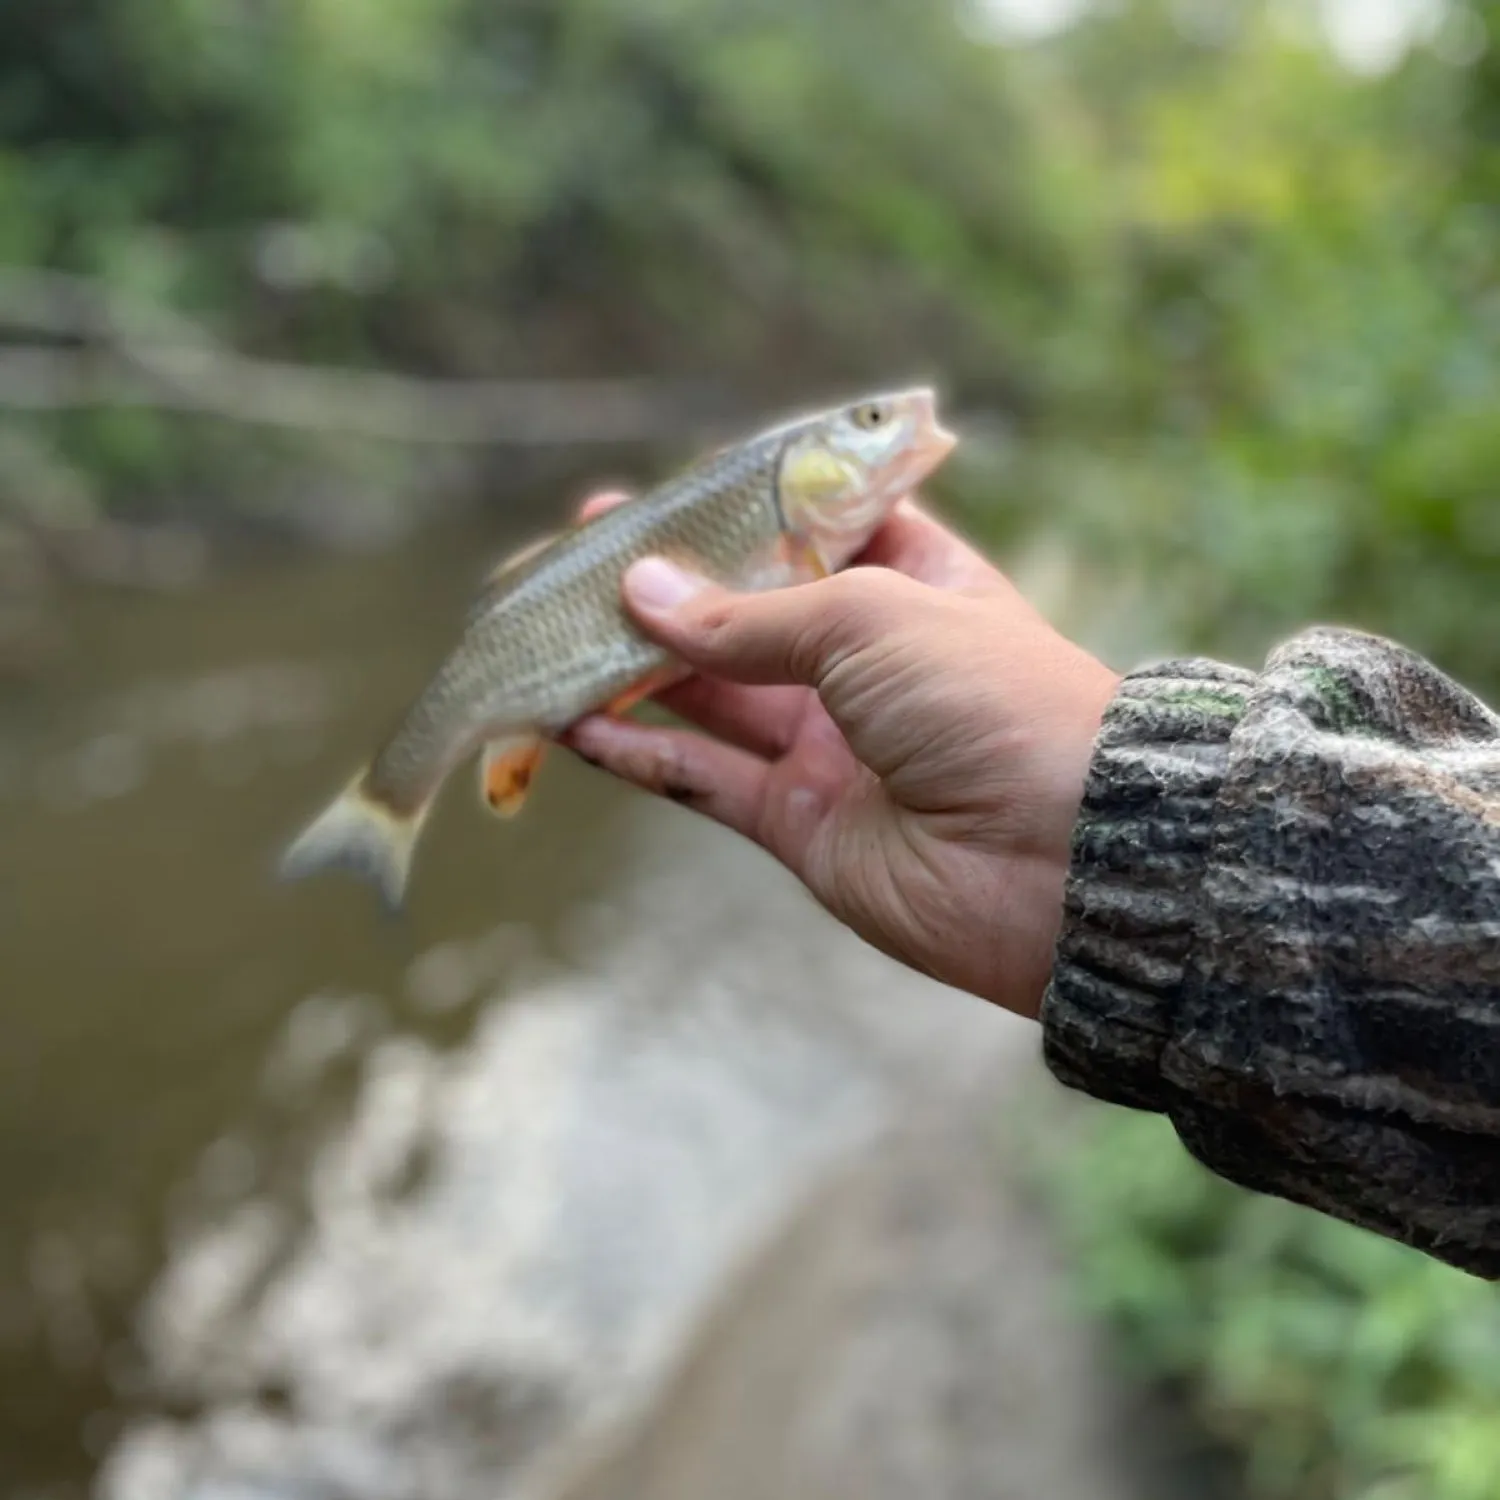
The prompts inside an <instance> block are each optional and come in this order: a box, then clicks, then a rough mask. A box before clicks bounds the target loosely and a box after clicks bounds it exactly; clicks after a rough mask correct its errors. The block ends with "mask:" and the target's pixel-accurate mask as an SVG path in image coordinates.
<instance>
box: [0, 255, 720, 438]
mask: <svg viewBox="0 0 1500 1500" xmlns="http://www.w3.org/2000/svg"><path fill="white" fill-rule="evenodd" d="M0 324H8V325H10V326H11V327H13V328H24V329H27V330H30V331H31V332H34V333H39V334H44V335H49V336H51V337H54V338H66V339H71V340H74V341H75V342H74V343H73V344H71V345H68V346H50V345H44V346H35V345H33V346H21V345H10V346H6V347H4V348H3V349H0V406H5V407H10V408H13V409H19V410H29V411H53V410H59V409H63V408H68V407H79V406H147V407H156V408H160V409H163V410H171V411H182V412H198V413H202V414H205V415H211V416H219V417H225V418H228V419H230V420H232V421H237V422H249V423H257V424H261V425H267V426H274V427H283V428H295V429H299V430H302V431H312V432H323V433H330V432H341V433H346V434H353V435H356V436H361V437H368V438H382V439H387V440H390V441H397V442H407V443H441V444H496V445H505V444H526V445H546V444H554V443H615V442H624V441H639V440H642V439H647V438H656V437H675V436H680V435H682V434H684V433H685V432H691V431H696V430H699V429H701V428H703V427H705V426H707V425H709V419H710V417H711V415H712V413H711V407H712V406H713V404H714V403H712V402H711V401H710V400H708V399H706V398H705V392H704V389H703V387H702V385H701V384H697V385H693V386H685V385H679V386H669V385H664V384H662V383H658V382H651V381H645V380H558V381H549V380H429V379H418V378H414V377H411V376H405V375H394V374H389V373H386V372H383V371H363V370H347V369H328V368H319V367H315V366H310V365H302V364H293V363H287V362H284V361H278V360H258V359H248V358H246V357H244V356H242V355H240V354H237V353H235V352H234V351H233V350H231V349H229V348H228V347H226V346H225V345H223V344H221V343H219V342H218V341H217V340H216V339H214V338H213V337H212V335H210V334H209V333H208V332H207V331H206V330H205V329H203V328H202V327H201V326H199V325H198V324H196V323H194V322H193V321H192V320H191V319H188V318H185V317H183V316H182V315H181V314H179V313H171V312H165V311H162V310H159V309H152V310H150V311H144V310H142V309H139V308H127V307H126V306H124V305H123V304H121V303H119V302H117V301H115V300H114V299H113V298H112V297H111V295H110V294H109V293H108V292H107V291H106V290H105V289H104V288H103V287H102V286H100V285H99V284H97V283H95V282H92V281H90V280H89V279H88V278H86V277H78V276H68V275H62V274H60V273H58V272H52V271H31V270H16V269H0Z"/></svg>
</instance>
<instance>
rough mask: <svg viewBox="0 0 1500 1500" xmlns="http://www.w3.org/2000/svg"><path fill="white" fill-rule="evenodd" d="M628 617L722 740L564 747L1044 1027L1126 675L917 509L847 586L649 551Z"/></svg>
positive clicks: (587, 739) (656, 731)
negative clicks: (739, 579)
mask: <svg viewBox="0 0 1500 1500" xmlns="http://www.w3.org/2000/svg"><path fill="white" fill-rule="evenodd" d="M623 498H624V497H623V496H620V495H614V494H608V495H600V496H596V497H595V498H594V499H592V500H591V501H590V502H589V503H588V504H587V505H586V506H585V507H584V511H583V514H584V515H585V516H590V515H594V514H597V513H598V512H599V511H600V510H603V509H606V508H608V507H609V506H610V505H613V504H618V503H619V501H620V500H621V499H623ZM625 601H626V604H627V606H628V608H629V609H630V612H631V614H632V617H633V618H634V620H635V621H636V623H637V625H638V626H639V628H640V629H641V630H642V631H643V632H644V633H645V634H647V635H648V636H650V637H651V638H652V639H654V640H656V641H657V642H659V643H660V644H661V645H663V646H665V647H667V648H668V649H669V650H670V651H671V652H672V653H673V655H674V656H676V657H677V658H679V659H680V660H681V661H682V662H684V663H686V664H687V666H688V667H689V668H691V669H692V674H693V675H691V676H689V677H687V678H686V679H685V680H684V681H682V682H680V683H678V684H677V685H675V686H673V687H671V688H668V689H666V690H664V691H663V692H662V693H660V694H659V695H658V698H659V701H660V702H661V703H662V704H663V705H664V706H665V707H667V708H668V709H670V710H671V711H672V712H673V713H674V714H676V715H677V716H679V717H680V718H683V719H685V720H687V721H688V722H690V723H692V724H695V725H697V726H698V728H699V729H701V730H704V731H707V733H706V734H700V733H695V732H693V731H691V730H686V729H673V728H658V727H656V726H650V725H644V724H639V723H636V722H634V721H631V720H628V719H611V718H607V717H604V716H602V715H591V716H590V717H588V718H586V719H583V720H581V721H580V722H579V723H578V724H576V725H574V726H573V728H572V729H571V730H570V731H569V732H568V734H567V735H566V736H565V737H564V743H565V744H568V745H571V746H572V748H573V749H574V750H576V751H577V752H578V753H579V754H580V755H582V756H583V757H584V758H585V759H586V760H588V761H590V762H591V763H593V764H595V765H599V766H602V767H603V768H605V769H606V770H609V771H611V772H613V773H614V774H615V775H617V776H620V777H622V778H624V779H625V780H626V781H629V782H631V783H633V784H634V785H636V786H639V787H642V788H644V789H646V790H648V791H652V792H656V793H658V794H660V795H663V796H666V797H669V798H671V799H672V800H673V801H675V802H681V803H684V804H686V805H687V806H689V807H692V808H695V809H696V810H697V811H699V812H701V813H704V814H706V815H707V816H709V817H711V818H715V819H717V820H718V821H719V822H721V823H724V824H726V825H728V826H729V827H730V828H733V829H734V830H735V831H736V832H738V833H741V834H743V835H744V836H745V837H747V838H750V839H753V840H754V841H755V842H756V843H758V844H760V845H761V846H762V847H764V848H765V849H767V850H768V851H769V852H770V853H771V854H773V855H775V856H776V858H778V859H779V860H781V861H782V863H783V864H785V865H786V866H787V867H788V868H789V869H790V870H792V871H793V873H795V874H796V875H797V876H798V877H799V878H800V879H801V880H802V881H803V882H804V883H805V884H806V885H807V887H808V888H809V889H810V890H811V891H812V893H813V894H814V895H815V896H816V897H817V898H818V900H819V901H821V902H822V903H823V905H824V906H826V907H827V908H828V910H829V911H831V912H832V913H833V914H834V915H835V916H836V917H838V918H839V919H840V920H841V921H843V922H845V923H846V924H847V925H848V926H850V927H852V928H853V929H854V930H855V931H856V932H857V933H859V934H860V935H861V936H862V937H863V938H865V939H866V940H867V941H868V942H870V943H872V944H874V945H875V946H876V947H878V948H880V949H882V950H883V951H884V952H886V953H888V954H890V955H891V956H893V957H895V958H898V959H900V960H901V961H903V962H904V963H907V964H909V965H910V966H911V967H913V968H915V969H918V970H920V971H922V972H923V973H927V974H930V975H932V976H934V977H935V978H937V979H940V980H943V981H944V982H946V983H948V984H952V985H956V986H958V987H960V988H962V989H966V990H969V991H971V992H972V993H974V994H976V995H981V996H983V997H984V998H986V999H988V1000H992V1001H994V1002H995V1003H996V1004H999V1005H1003V1006H1005V1007H1006V1008H1007V1009H1010V1010H1013V1011H1016V1012H1018V1013H1019V1014H1021V1015H1026V1016H1035V1015H1036V1014H1037V1011H1038V1009H1039V1007H1040V1004H1041V999H1042V993H1043V990H1044V989H1045V987H1046V983H1047V978H1048V975H1049V973H1050V970H1051V966H1052V952H1053V947H1054V944H1055V942H1056V937H1057V932H1058V928H1059V926H1060V923H1061V917H1062V896H1063V885H1064V880H1065V877H1066V873H1067V867H1068V859H1069V848H1070V841H1071V834H1072V829H1073V824H1074V822H1075V821H1076V819H1077V816H1078V810H1079V804H1080V801H1081V799H1082V795H1083V784H1084V778H1085V776H1086V774H1087V771H1088V765H1089V760H1090V756H1091V753H1092V747H1093V741H1094V736H1095V734H1096V733H1097V731H1098V728H1099V724H1100V720H1101V718H1102V716H1103V713H1104V710H1105V707H1106V705H1107V704H1108V702H1109V700H1110V698H1111V697H1112V696H1113V694H1114V692H1115V689H1116V687H1117V685H1118V682H1119V678H1118V676H1117V675H1116V674H1114V673H1112V672H1111V671H1109V670H1108V669H1107V668H1106V667H1105V666H1103V665H1102V664H1101V663H1100V662H1098V661H1097V660H1095V659H1094V658H1093V657H1092V656H1090V655H1089V654H1088V653H1087V652H1085V651H1083V650H1082V649H1080V648H1079V647H1077V646H1075V645H1073V644H1072V643H1071V642H1070V641H1068V640H1066V639H1065V638H1064V637H1063V636H1061V635H1059V634H1058V633H1057V632H1056V631H1055V630H1054V629H1053V628H1052V627H1051V626H1050V625H1049V624H1048V623H1047V622H1046V621H1045V620H1044V619H1042V617H1041V616H1040V615H1039V614H1037V612H1036V611H1035V610H1034V609H1032V607H1031V606H1030V605H1029V604H1027V603H1026V601H1025V600H1024V599H1023V598H1022V597H1021V595H1020V594H1019V593H1018V592H1017V590H1016V589H1015V587H1014V586H1013V585H1012V584H1011V583H1010V582H1009V581H1008V580H1007V579H1006V578H1005V577H1004V576H1003V575H1002V574H1001V573H1000V572H999V571H998V570H997V569H996V568H994V567H993V566H992V565H991V564H990V563H988V562H987V561H986V560H985V559H984V558H983V557H981V556H980V555H979V554H978V553H977V552H975V551H974V550H973V549H972V548H970V547H969V546H968V545H967V544H966V543H965V542H963V541H961V540H960V539H959V538H958V537H957V536H956V535H954V534H953V533H952V532H951V531H949V530H947V529H946V528H945V527H943V526H941V525H939V524H938V523H937V522H936V521H934V520H933V519H932V518H931V517H929V516H927V515H926V514H925V513H924V512H922V511H921V510H920V509H919V508H918V507H916V506H915V505H913V504H912V503H911V502H909V501H903V502H902V503H901V505H900V506H899V507H898V508H897V510H896V511H895V513H894V515H893V516H892V517H891V519H890V520H889V521H888V522H887V523H886V524H885V526H884V527H882V529H881V530H880V531H879V532H878V533H877V534H876V536H875V537H874V539H873V540H872V541H871V543H870V544H869V546H868V547H867V548H866V549H865V551H864V553H863V554H862V555H861V556H860V557H859V558H858V559H856V565H855V566H854V567H852V568H850V569H849V570H846V571H845V572H842V573H839V574H836V575H835V576H833V577H832V578H827V579H823V580H821V581H819V582H816V583H808V584H801V585H797V586H793V587H789V588H783V589H776V590H772V591H770V592H767V593H758V594H736V593H731V592H729V591H727V590H725V589H722V588H720V587H718V586H717V585H714V584H711V583H709V582H708V581H707V580H705V579H702V578H698V577H696V576H694V575H690V574H687V573H684V572H683V571H682V570H680V569H678V568H676V567H674V566H672V565H671V564H669V563H667V562H665V561H663V560H660V559H654V558H652V559H647V560H646V561H643V562H640V563H637V564H636V565H635V566H634V567H633V568H631V569H630V571H629V572H628V573H627V575H626V578H625Z"/></svg>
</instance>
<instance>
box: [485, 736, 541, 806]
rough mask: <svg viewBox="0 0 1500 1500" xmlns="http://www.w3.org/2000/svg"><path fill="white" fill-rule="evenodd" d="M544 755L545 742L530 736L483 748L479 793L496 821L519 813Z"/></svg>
mask: <svg viewBox="0 0 1500 1500" xmlns="http://www.w3.org/2000/svg"><path fill="white" fill-rule="evenodd" d="M546 753H547V745H546V742H545V741H544V740H543V739H542V738H541V737H540V736H539V735H532V734H528V735H517V736H515V737H514V738H512V739H505V740H495V741H494V742H493V743H491V744H488V745H486V746H485V747H484V756H483V758H482V759H481V761H480V763H479V790H480V795H481V796H482V797H483V798H484V803H485V806H486V807H488V808H489V810H490V811H491V812H492V813H494V814H495V816H496V817H497V818H513V817H515V815H516V814H517V813H518V812H520V810H521V808H522V806H523V805H524V804H525V802H526V796H527V794H528V793H529V792H530V790H531V783H532V782H533V781H535V780H536V773H537V770H538V769H539V767H540V766H541V764H542V758H543V757H544V756H545V755H546Z"/></svg>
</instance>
